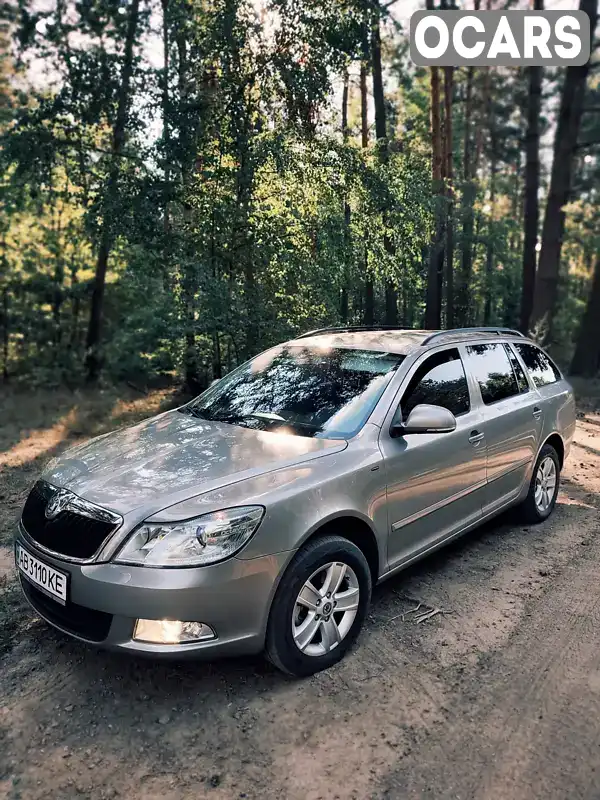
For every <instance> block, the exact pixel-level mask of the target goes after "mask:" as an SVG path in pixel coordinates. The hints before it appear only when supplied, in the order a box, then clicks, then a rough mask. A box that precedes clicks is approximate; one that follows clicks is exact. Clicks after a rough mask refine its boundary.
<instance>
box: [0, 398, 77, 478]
mask: <svg viewBox="0 0 600 800" xmlns="http://www.w3.org/2000/svg"><path fill="white" fill-rule="evenodd" d="M77 411H78V406H73V408H71V409H70V411H68V412H67V414H65V415H64V416H63V417H61V418H60V419H59V420H58V422H56V423H55V424H54V425H52V426H51V427H50V428H43V429H39V430H34V431H31V432H30V433H29V434H28V435H26V436H25V437H24V438H23V439H21V440H20V441H19V442H17V443H16V444H15V445H13V447H11V448H10V449H9V450H6V451H4V452H3V453H0V469H2V468H3V467H20V466H22V465H23V464H26V463H28V462H29V461H33V460H34V459H36V458H39V457H40V456H42V455H44V453H47V452H49V451H50V450H52V449H53V448H55V447H57V445H59V444H60V443H61V442H62V441H64V439H66V438H67V436H68V435H69V431H70V429H71V427H72V426H73V424H74V422H75V419H76V417H77Z"/></svg>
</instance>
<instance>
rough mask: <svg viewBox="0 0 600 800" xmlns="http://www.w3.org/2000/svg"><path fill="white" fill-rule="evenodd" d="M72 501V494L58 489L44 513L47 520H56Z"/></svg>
mask: <svg viewBox="0 0 600 800" xmlns="http://www.w3.org/2000/svg"><path fill="white" fill-rule="evenodd" d="M70 500H71V492H68V491H67V490H66V489H58V490H57V491H56V492H55V493H54V494H53V495H52V497H51V498H50V502H49V503H48V505H47V506H46V511H45V512H44V514H45V516H46V519H54V517H57V516H58V515H59V514H60V512H61V511H64V510H65V509H66V508H67V506H68V505H69V502H70Z"/></svg>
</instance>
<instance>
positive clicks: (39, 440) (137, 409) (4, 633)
mask: <svg viewBox="0 0 600 800" xmlns="http://www.w3.org/2000/svg"><path fill="white" fill-rule="evenodd" d="M181 402H182V398H181V397H178V396H177V394H176V392H175V390H174V389H161V390H157V391H153V392H151V393H149V394H148V395H140V394H139V393H137V392H135V391H133V390H131V389H129V388H128V387H125V388H123V387H115V388H110V389H103V390H94V391H92V390H85V391H83V390H82V391H74V392H72V391H69V390H67V389H60V390H54V391H51V390H36V391H35V392H33V391H31V392H24V391H20V390H10V389H9V390H5V391H4V392H3V393H2V395H1V396H0V511H1V513H0V653H2V651H4V650H6V649H8V648H9V647H10V643H11V641H12V640H13V638H14V636H15V634H16V632H17V630H18V628H19V625H20V621H21V620H23V619H25V620H26V619H27V616H28V615H27V614H24V613H23V612H24V601H23V600H22V598H21V596H20V592H18V591H17V585H16V577H15V575H14V570H13V568H12V553H11V550H10V542H11V540H12V536H13V532H14V528H15V525H16V521H17V518H18V516H19V513H20V510H21V508H22V505H23V502H24V500H25V497H26V495H27V492H28V491H29V488H30V486H31V484H32V483H33V482H34V481H35V479H36V478H37V476H38V475H39V473H40V472H41V471H42V469H43V467H44V464H45V463H46V462H47V461H49V460H50V459H51V458H53V457H54V456H56V455H57V454H59V453H61V452H62V451H63V450H65V449H66V448H67V447H70V446H71V445H73V444H75V443H76V442H79V441H82V440H85V439H89V438H90V437H92V436H98V435H99V434H101V433H106V432H107V431H110V430H115V429H117V428H120V427H123V426H125V425H132V424H134V423H136V422H139V421H140V420H142V419H145V418H146V417H150V416H153V415H154V414H157V413H159V412H160V411H164V410H166V409H168V408H172V407H174V406H176V405H178V404H179V403H181Z"/></svg>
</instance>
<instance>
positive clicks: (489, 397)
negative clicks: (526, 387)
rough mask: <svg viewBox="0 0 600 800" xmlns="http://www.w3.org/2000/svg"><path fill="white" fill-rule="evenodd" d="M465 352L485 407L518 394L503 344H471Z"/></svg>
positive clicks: (513, 374)
mask: <svg viewBox="0 0 600 800" xmlns="http://www.w3.org/2000/svg"><path fill="white" fill-rule="evenodd" d="M467 352H468V353H469V356H470V359H469V364H470V367H471V369H472V371H473V374H474V375H475V378H476V379H477V382H478V383H479V388H480V389H481V397H482V400H483V402H484V403H485V404H486V406H489V405H490V403H497V402H498V400H505V399H506V398H507V397H512V396H513V395H517V394H519V385H518V383H517V379H516V377H515V373H514V370H513V368H512V365H511V363H510V360H509V358H508V353H507V352H506V349H505V348H504V345H503V344H473V345H470V346H469V347H467Z"/></svg>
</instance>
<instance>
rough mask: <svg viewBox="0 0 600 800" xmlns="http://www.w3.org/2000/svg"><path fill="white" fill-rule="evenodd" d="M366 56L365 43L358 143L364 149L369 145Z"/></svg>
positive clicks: (361, 75)
mask: <svg viewBox="0 0 600 800" xmlns="http://www.w3.org/2000/svg"><path fill="white" fill-rule="evenodd" d="M366 58H368V45H367V54H366V56H365V49H364V45H363V58H362V60H361V62H360V143H361V147H362V148H363V149H364V150H366V149H367V147H368V146H369V115H368V92H367V63H366Z"/></svg>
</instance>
